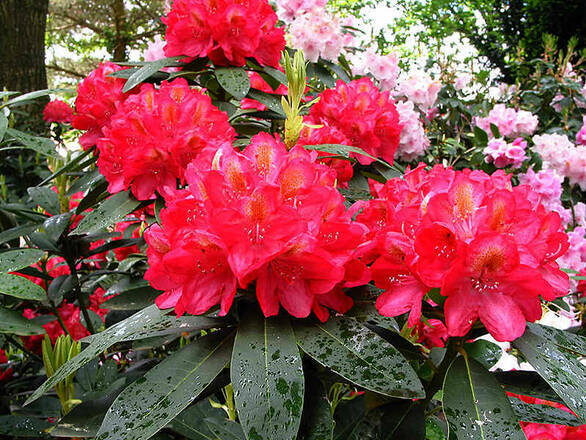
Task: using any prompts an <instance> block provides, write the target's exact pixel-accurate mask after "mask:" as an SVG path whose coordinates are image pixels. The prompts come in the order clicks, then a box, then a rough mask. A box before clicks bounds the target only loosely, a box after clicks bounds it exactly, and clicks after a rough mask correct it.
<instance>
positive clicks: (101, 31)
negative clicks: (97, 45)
mask: <svg viewBox="0 0 586 440" xmlns="http://www.w3.org/2000/svg"><path fill="white" fill-rule="evenodd" d="M54 15H56V16H57V17H62V18H66V19H68V20H70V21H72V22H73V23H75V24H76V25H77V26H83V27H86V28H88V29H89V30H91V31H93V32H95V33H96V34H98V35H103V34H104V33H105V32H104V29H101V28H99V27H98V26H94V25H93V24H91V23H90V22H89V21H87V20H84V19H83V18H80V17H75V16H73V15H69V14H68V13H66V12H63V11H55V12H54Z"/></svg>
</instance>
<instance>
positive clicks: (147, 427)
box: [96, 332, 233, 440]
mask: <svg viewBox="0 0 586 440" xmlns="http://www.w3.org/2000/svg"><path fill="white" fill-rule="evenodd" d="M232 340H233V337H232V335H231V334H230V335H228V336H226V334H225V333H223V332H216V333H213V334H211V335H209V336H206V337H203V338H201V339H198V340H196V341H194V342H193V343H191V344H189V345H186V346H185V347H183V348H182V349H181V350H179V351H178V352H176V353H174V354H172V355H171V356H169V357H167V358H166V359H165V360H164V361H163V362H161V363H160V364H158V365H157V366H156V367H154V368H153V369H152V370H150V371H149V372H148V373H146V374H145V375H144V377H142V378H140V379H138V380H137V381H136V382H134V383H132V384H131V385H130V386H128V387H127V388H126V389H125V390H124V391H123V392H122V393H121V394H120V395H119V396H118V397H117V398H116V400H115V401H114V403H113V404H112V406H111V407H110V409H109V410H108V413H107V414H106V417H105V418H104V421H103V423H102V426H101V427H100V430H99V432H98V435H97V437H96V439H97V440H105V439H108V440H123V439H124V440H146V439H148V438H150V437H152V436H153V435H154V434H156V433H157V432H158V431H159V430H160V429H162V428H164V427H165V425H166V424H167V423H169V422H170V421H171V420H173V419H174V418H175V416H177V415H178V414H179V413H180V412H181V411H183V410H184V409H185V408H187V406H188V405H189V404H190V403H191V402H192V401H193V400H194V399H195V398H196V397H197V396H198V395H199V394H200V393H201V392H202V391H203V390H204V389H205V387H206V386H207V385H208V384H209V383H210V382H212V381H213V380H214V378H215V377H216V376H217V375H218V374H219V373H220V372H221V371H222V370H223V369H224V367H225V366H226V365H227V364H228V362H229V361H230V355H231V351H232Z"/></svg>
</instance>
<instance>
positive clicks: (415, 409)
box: [381, 402, 425, 440]
mask: <svg viewBox="0 0 586 440" xmlns="http://www.w3.org/2000/svg"><path fill="white" fill-rule="evenodd" d="M381 409H382V410H383V411H384V416H383V418H382V432H383V439H384V440H404V439H409V440H425V414H424V410H423V406H422V405H420V404H417V402H401V403H396V404H391V405H386V406H385V407H383V408H381Z"/></svg>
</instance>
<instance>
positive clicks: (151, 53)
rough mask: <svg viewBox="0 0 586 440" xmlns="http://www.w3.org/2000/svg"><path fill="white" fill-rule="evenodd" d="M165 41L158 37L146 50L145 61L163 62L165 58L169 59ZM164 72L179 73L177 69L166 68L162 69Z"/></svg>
mask: <svg viewBox="0 0 586 440" xmlns="http://www.w3.org/2000/svg"><path fill="white" fill-rule="evenodd" d="M165 44H167V43H166V42H165V40H163V39H162V38H161V36H160V35H157V36H156V37H155V39H154V40H153V41H151V42H149V44H148V45H147V48H146V50H145V51H144V53H143V54H142V56H143V57H144V60H145V61H157V60H162V59H163V58H167V56H166V55H165V50H164V49H165ZM161 70H162V71H164V72H178V71H179V69H178V68H177V67H165V68H164V69H161Z"/></svg>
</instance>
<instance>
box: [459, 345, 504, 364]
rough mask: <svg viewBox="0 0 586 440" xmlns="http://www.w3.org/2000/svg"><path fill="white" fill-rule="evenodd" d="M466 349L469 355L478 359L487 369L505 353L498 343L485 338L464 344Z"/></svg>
mask: <svg viewBox="0 0 586 440" xmlns="http://www.w3.org/2000/svg"><path fill="white" fill-rule="evenodd" d="M464 349H465V350H466V353H468V356H470V357H471V358H473V359H476V360H477V361H478V362H480V363H481V364H482V366H483V367H484V368H486V369H489V368H491V367H492V366H493V365H494V364H496V363H497V362H498V361H499V359H500V358H501V356H502V355H503V351H502V349H501V348H500V347H499V346H498V345H496V344H495V343H493V342H490V341H485V340H484V339H479V340H477V341H474V342H471V343H466V344H464Z"/></svg>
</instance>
